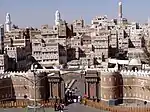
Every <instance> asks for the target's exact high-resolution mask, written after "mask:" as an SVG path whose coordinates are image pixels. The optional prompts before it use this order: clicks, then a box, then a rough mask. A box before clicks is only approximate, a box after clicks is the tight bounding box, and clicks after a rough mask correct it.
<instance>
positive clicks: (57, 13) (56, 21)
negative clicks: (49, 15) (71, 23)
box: [55, 10, 61, 25]
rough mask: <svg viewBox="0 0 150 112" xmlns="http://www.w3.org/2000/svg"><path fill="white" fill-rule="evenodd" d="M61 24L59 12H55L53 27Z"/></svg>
mask: <svg viewBox="0 0 150 112" xmlns="http://www.w3.org/2000/svg"><path fill="white" fill-rule="evenodd" d="M60 22H61V15H60V12H59V11H58V10H57V11H56V13H55V25H59V24H60Z"/></svg>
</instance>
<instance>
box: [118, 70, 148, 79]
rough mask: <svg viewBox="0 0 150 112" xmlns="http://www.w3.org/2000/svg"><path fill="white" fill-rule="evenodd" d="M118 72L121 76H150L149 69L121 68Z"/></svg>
mask: <svg viewBox="0 0 150 112" xmlns="http://www.w3.org/2000/svg"><path fill="white" fill-rule="evenodd" d="M120 74H122V75H123V76H135V77H143V78H148V77H150V71H147V70H138V71H133V70H122V71H120Z"/></svg>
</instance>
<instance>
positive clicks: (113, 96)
mask: <svg viewBox="0 0 150 112" xmlns="http://www.w3.org/2000/svg"><path fill="white" fill-rule="evenodd" d="M119 81H120V77H119V73H118V72H101V98H102V100H104V101H111V100H114V102H115V101H116V100H118V99H119V97H120V94H121V93H120V91H119V90H120V88H119V83H120V82H119Z"/></svg>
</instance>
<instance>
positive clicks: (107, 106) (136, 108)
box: [82, 99, 150, 112]
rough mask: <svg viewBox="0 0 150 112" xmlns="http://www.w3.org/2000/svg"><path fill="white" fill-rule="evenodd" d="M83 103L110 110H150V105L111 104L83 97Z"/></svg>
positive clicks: (132, 111)
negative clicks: (122, 105)
mask: <svg viewBox="0 0 150 112" xmlns="http://www.w3.org/2000/svg"><path fill="white" fill-rule="evenodd" d="M82 103H83V104H85V105H87V106H90V107H94V108H97V109H101V110H106V111H110V112H150V107H121V106H109V105H107V104H105V103H103V102H97V101H92V100H87V99H83V102H82Z"/></svg>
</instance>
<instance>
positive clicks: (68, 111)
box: [0, 103, 108, 112]
mask: <svg viewBox="0 0 150 112" xmlns="http://www.w3.org/2000/svg"><path fill="white" fill-rule="evenodd" d="M0 112H26V111H25V109H22V108H12V109H0ZM32 112H33V111H32ZM40 112H41V111H40ZM45 112H55V111H54V109H52V108H47V109H45ZM64 112H108V111H103V110H98V109H95V108H91V107H87V106H84V105H80V104H79V103H74V104H71V105H69V106H67V107H65V109H64Z"/></svg>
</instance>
